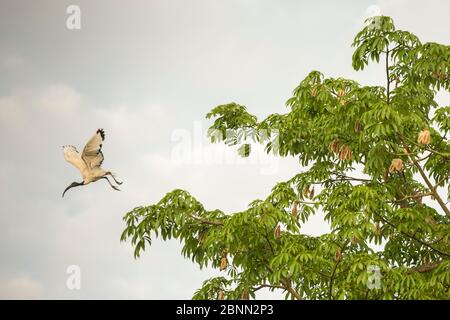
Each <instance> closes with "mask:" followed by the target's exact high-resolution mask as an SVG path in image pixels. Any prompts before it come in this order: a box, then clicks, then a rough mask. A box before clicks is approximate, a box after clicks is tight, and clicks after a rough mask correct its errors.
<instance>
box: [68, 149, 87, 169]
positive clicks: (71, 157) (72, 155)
mask: <svg viewBox="0 0 450 320" xmlns="http://www.w3.org/2000/svg"><path fill="white" fill-rule="evenodd" d="M63 152H64V159H66V161H67V162H69V163H71V164H72V165H74V166H75V167H76V168H77V169H78V170H81V169H82V168H83V167H84V166H85V164H84V161H83V159H81V155H80V153H79V152H78V151H77V148H75V147H74V146H64V147H63Z"/></svg>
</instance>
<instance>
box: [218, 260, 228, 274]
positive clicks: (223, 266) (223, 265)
mask: <svg viewBox="0 0 450 320" xmlns="http://www.w3.org/2000/svg"><path fill="white" fill-rule="evenodd" d="M227 266H228V259H227V258H225V257H223V258H222V259H221V260H220V271H222V270H225V269H226V268H227Z"/></svg>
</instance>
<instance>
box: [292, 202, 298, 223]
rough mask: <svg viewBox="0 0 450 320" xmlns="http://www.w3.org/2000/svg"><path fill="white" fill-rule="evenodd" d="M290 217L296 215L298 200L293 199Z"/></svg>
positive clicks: (295, 216)
mask: <svg viewBox="0 0 450 320" xmlns="http://www.w3.org/2000/svg"><path fill="white" fill-rule="evenodd" d="M291 216H292V218H294V219H296V218H297V217H298V202H297V201H295V202H294V204H293V205H292V211H291Z"/></svg>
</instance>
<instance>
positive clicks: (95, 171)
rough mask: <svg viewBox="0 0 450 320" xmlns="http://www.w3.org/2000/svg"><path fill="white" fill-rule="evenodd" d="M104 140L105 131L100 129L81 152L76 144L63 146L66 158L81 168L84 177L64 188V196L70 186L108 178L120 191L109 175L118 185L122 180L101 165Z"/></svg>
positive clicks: (115, 188) (83, 184)
mask: <svg viewBox="0 0 450 320" xmlns="http://www.w3.org/2000/svg"><path fill="white" fill-rule="evenodd" d="M103 140H105V131H104V130H103V129H98V130H97V132H96V133H95V134H94V136H93V137H92V138H91V139H90V140H89V141H88V142H87V143H86V145H85V146H84V149H83V152H81V154H80V153H79V152H78V151H77V149H76V148H75V147H74V146H63V151H64V159H66V161H67V162H69V163H70V164H72V165H74V166H75V168H77V169H78V170H80V173H81V176H82V177H83V181H82V182H72V184H70V185H69V186H68V187H67V188H66V189H65V190H64V192H63V194H62V196H63V197H64V194H65V193H66V191H67V190H69V189H70V188H73V187H78V186H85V185H87V184H89V183H91V182H95V181H98V180H100V179H106V180H107V181H108V183H109V185H110V186H111V187H112V188H113V189H114V190H117V191H120V189H119V188H118V187H117V186H115V185H113V184H112V183H111V181H109V179H108V177H107V176H111V177H112V178H113V180H114V182H115V183H117V184H118V185H121V184H122V182H119V181H117V180H116V177H115V176H114V174H113V173H111V172H110V171H106V170H104V169H102V168H101V167H100V166H101V165H102V163H103V159H104V157H103V153H102V144H103Z"/></svg>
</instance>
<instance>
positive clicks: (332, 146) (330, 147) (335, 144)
mask: <svg viewBox="0 0 450 320" xmlns="http://www.w3.org/2000/svg"><path fill="white" fill-rule="evenodd" d="M339 145H340V142H339V139H334V140H333V141H331V142H330V144H329V145H328V150H330V151H331V152H333V153H335V154H337V153H339Z"/></svg>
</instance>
